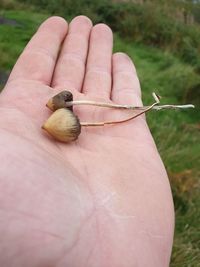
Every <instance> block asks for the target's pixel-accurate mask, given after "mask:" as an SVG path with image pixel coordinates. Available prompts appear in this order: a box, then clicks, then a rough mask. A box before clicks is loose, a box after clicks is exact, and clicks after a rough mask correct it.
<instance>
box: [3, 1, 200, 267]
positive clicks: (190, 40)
mask: <svg viewBox="0 0 200 267" xmlns="http://www.w3.org/2000/svg"><path fill="white" fill-rule="evenodd" d="M52 14H56V15H61V16H63V17H65V18H66V19H67V20H70V19H71V18H72V17H74V16H75V15H80V14H84V15H87V16H89V17H90V18H91V19H92V20H93V22H94V23H98V22H105V23H107V24H108V25H109V26H110V27H111V28H112V29H113V31H114V39H115V45H114V51H123V52H126V53H128V55H129V56H130V57H131V58H132V59H133V61H134V63H135V65H136V67H137V71H138V75H139V78H140V81H141V87H142V91H143V102H144V104H149V103H151V102H152V99H151V98H152V97H151V92H152V90H155V91H156V92H157V93H158V94H160V95H161V96H162V97H163V98H162V103H170V104H172V103H174V104H176V103H177V104H184V103H193V104H195V105H196V109H194V110H185V111H174V110H169V111H159V112H156V111H152V112H151V113H149V114H148V115H147V119H148V122H149V126H150V129H151V131H152V134H153V136H154V139H155V141H156V143H157V146H158V150H159V152H160V154H161V156H162V159H163V161H164V163H165V166H166V168H167V171H168V174H169V178H170V182H171V186H172V191H173V197H174V203H175V209H176V229H175V238H174V246H173V253H172V259H171V265H170V266H171V267H198V266H200V205H199V204H200V153H199V152H200V138H199V137H200V113H199V107H200V24H199V23H200V1H192V0H191V1H190V0H188V1H187V0H185V1H181V0H168V1H163V0H160V1H158V0H146V1H145V0H143V1H142V0H135V1H120V0H118V1H117V0H115V1H114V0H113V1H112V0H111V1H109V0H102V1H100V0H93V1H92V0H85V1H84V0H57V1H56V0H31V1H30V0H1V2H0V56H1V60H0V88H3V85H4V83H5V82H6V79H7V76H8V74H9V72H10V71H11V69H12V67H13V65H14V63H15V61H16V59H17V57H18V56H19V54H20V53H21V52H22V50H23V48H24V46H25V45H26V43H27V42H28V41H29V39H30V38H31V36H32V34H33V33H34V32H35V30H36V29H37V27H38V26H39V25H40V23H41V22H42V21H43V20H44V19H46V18H47V17H49V16H50V15H52Z"/></svg>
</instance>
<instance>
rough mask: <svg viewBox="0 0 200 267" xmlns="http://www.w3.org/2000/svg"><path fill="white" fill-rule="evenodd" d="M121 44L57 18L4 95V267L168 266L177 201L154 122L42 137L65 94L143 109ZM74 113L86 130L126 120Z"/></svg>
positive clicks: (100, 30)
mask: <svg viewBox="0 0 200 267" xmlns="http://www.w3.org/2000/svg"><path fill="white" fill-rule="evenodd" d="M89 36H90V39H89ZM112 42H113V40H112V32H111V30H110V29H109V28H108V27H107V26H106V25H103V24H99V25H96V26H94V27H93V26H92V23H91V21H90V20H89V19H88V18H86V17H84V16H79V17H76V18H75V19H73V20H72V22H71V23H70V24H69V26H68V25H67V23H66V22H65V21H64V20H63V19H62V18H59V17H52V18H50V19H48V20H47V21H45V22H44V23H43V24H42V25H41V26H40V28H39V30H38V31H37V33H36V34H35V35H34V36H33V38H32V40H31V41H30V42H29V44H28V45H27V47H26V48H25V50H24V52H23V53H22V55H21V56H20V58H19V59H18V61H17V63H16V65H15V67H14V69H13V71H12V73H11V75H10V78H9V80H8V82H7V84H6V86H5V88H4V90H3V92H2V93H1V95H0V109H1V116H0V162H1V168H0V188H1V194H0V213H1V216H0V218H1V219H0V266H1V267H27V266H28V267H84V266H85V267H140V266H141V267H146V266H148V267H161V266H162V267H166V266H169V261H170V254H171V248H172V240H173V229H174V209H173V202H172V196H171V190H170V186H169V181H168V177H167V174H166V171H165V168H164V166H163V163H162V161H161V159H160V156H159V154H158V152H157V149H156V146H155V144H154V141H153V139H152V136H151V134H150V131H149V129H148V126H147V125H146V122H145V118H144V117H139V118H137V119H135V120H133V121H129V122H126V123H122V124H118V125H112V126H105V127H93V128H84V127H83V128H82V133H81V135H80V136H79V139H78V140H77V141H75V142H74V143H69V144H65V143H59V142H57V141H55V140H54V139H53V138H51V137H50V136H48V134H46V133H45V132H44V131H43V130H42V129H41V125H42V124H43V122H44V121H45V120H46V119H47V118H48V116H49V115H50V114H51V111H49V110H48V109H47V108H46V107H45V104H46V102H47V101H48V99H49V98H50V97H51V96H53V95H55V94H56V93H58V92H60V91H61V90H63V89H66V88H67V89H69V90H70V91H72V92H73V94H74V99H90V100H91V99H93V100H101V101H107V102H108V101H113V102H114V103H122V104H124V103H127V104H131V103H132V104H134V105H141V104H142V102H141V98H140V85H139V81H138V78H137V74H136V71H135V68H134V65H133V63H132V61H131V59H130V58H129V57H128V56H127V55H125V54H124V53H116V54H113V55H112ZM61 44H62V49H61V48H60V47H61ZM13 45H14V40H13ZM75 112H76V113H77V114H78V115H79V117H80V118H81V119H82V120H87V121H102V120H105V119H107V118H108V117H109V118H112V119H115V120H116V119H118V118H119V117H120V116H125V117H127V113H125V111H120V112H119V111H111V110H109V109H101V108H94V107H79V108H75ZM122 114H123V115H122Z"/></svg>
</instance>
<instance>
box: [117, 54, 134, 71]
mask: <svg viewBox="0 0 200 267" xmlns="http://www.w3.org/2000/svg"><path fill="white" fill-rule="evenodd" d="M113 63H114V64H115V63H116V64H115V67H116V68H115V71H123V70H125V69H126V68H128V69H129V70H130V68H131V69H132V71H133V72H135V73H136V74H137V70H136V67H135V65H134V63H133V60H132V59H131V58H130V57H129V56H128V55H127V54H126V53H124V52H116V53H114V54H113Z"/></svg>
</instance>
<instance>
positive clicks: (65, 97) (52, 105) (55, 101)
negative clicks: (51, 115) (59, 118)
mask: <svg viewBox="0 0 200 267" xmlns="http://www.w3.org/2000/svg"><path fill="white" fill-rule="evenodd" d="M69 101H73V95H72V93H71V92H69V91H67V90H65V91H62V92H60V93H59V94H57V95H55V96H53V97H52V98H50V99H49V101H48V102H47V104H46V106H47V107H48V108H49V109H50V110H52V111H55V110H57V109H60V108H65V107H66V102H69ZM69 109H71V110H72V106H71V107H69Z"/></svg>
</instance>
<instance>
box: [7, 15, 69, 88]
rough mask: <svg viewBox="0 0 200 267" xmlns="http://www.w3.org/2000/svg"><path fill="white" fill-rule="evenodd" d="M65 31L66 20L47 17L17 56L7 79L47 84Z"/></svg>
mask: <svg viewBox="0 0 200 267" xmlns="http://www.w3.org/2000/svg"><path fill="white" fill-rule="evenodd" d="M66 33H67V22H66V21H65V20H64V19H63V18H61V17H51V18H49V19H47V20H46V21H45V22H44V23H43V24H42V25H41V26H40V27H39V29H38V31H37V32H36V34H35V35H34V36H33V37H32V39H31V40H30V42H29V43H28V44H27V46H26V48H25V50H24V52H23V53H22V54H21V56H20V57H19V59H18V61H17V63H16V64H15V66H14V68H13V71H12V73H11V75H10V78H9V81H12V80H16V79H22V80H23V79H26V80H34V81H39V82H42V83H43V84H47V85H49V84H50V82H51V79H52V74H53V70H54V66H55V63H56V60H57V55H58V52H59V49H60V45H61V43H62V41H63V39H64V37H65V35H66Z"/></svg>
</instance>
